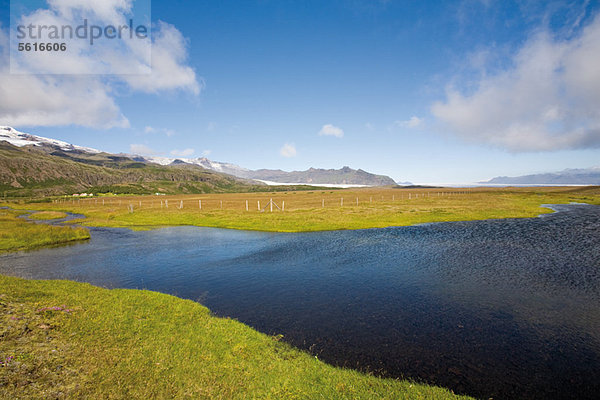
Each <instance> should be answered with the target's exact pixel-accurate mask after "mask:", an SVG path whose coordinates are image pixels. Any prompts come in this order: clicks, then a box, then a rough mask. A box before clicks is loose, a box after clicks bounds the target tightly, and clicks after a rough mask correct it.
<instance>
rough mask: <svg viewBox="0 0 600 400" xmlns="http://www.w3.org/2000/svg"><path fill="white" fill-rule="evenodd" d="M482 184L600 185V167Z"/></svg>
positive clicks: (503, 177) (498, 179) (499, 178)
mask: <svg viewBox="0 0 600 400" xmlns="http://www.w3.org/2000/svg"><path fill="white" fill-rule="evenodd" d="M480 183H484V184H485V183H489V184H502V185H600V167H592V168H583V169H565V170H563V171H560V172H553V173H543V174H533V175H523V176H515V177H508V176H499V177H496V178H493V179H490V180H489V181H486V182H480Z"/></svg>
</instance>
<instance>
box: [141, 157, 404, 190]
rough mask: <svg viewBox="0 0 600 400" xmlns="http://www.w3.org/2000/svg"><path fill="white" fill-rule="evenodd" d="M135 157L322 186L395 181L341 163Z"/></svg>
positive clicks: (270, 181)
mask: <svg viewBox="0 0 600 400" xmlns="http://www.w3.org/2000/svg"><path fill="white" fill-rule="evenodd" d="M135 159H136V160H140V161H146V162H153V163H156V164H160V165H174V164H192V165H198V166H201V167H203V168H206V169H210V170H213V171H216V172H222V173H225V174H228V175H233V176H236V177H238V178H243V179H252V180H255V181H260V182H263V183H266V184H269V185H285V184H287V185H289V184H292V185H296V184H306V185H322V186H334V187H335V186H338V187H352V186H387V185H395V184H396V182H394V180H393V179H392V178H390V177H389V176H384V175H375V174H371V173H369V172H366V171H363V170H362V169H358V170H355V169H352V168H350V167H343V168H340V169H321V168H309V169H307V170H306V171H292V172H288V171H282V170H280V169H258V170H251V169H247V168H243V167H240V166H238V165H235V164H230V163H223V162H218V161H212V160H209V159H208V158H205V157H201V158H167V157H144V156H136V157H135Z"/></svg>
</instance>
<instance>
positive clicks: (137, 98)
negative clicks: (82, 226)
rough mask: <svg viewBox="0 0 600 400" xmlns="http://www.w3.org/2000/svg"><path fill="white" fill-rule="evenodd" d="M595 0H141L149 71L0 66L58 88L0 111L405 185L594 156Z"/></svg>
mask: <svg viewBox="0 0 600 400" xmlns="http://www.w3.org/2000/svg"><path fill="white" fill-rule="evenodd" d="M56 1H60V0H56ZM105 1H107V0H105ZM0 4H1V5H2V8H3V9H8V2H7V1H6V0H1V1H0ZM599 8H600V7H599V4H598V2H594V1H587V2H586V1H569V2H567V1H556V2H539V1H518V2H513V1H494V0H487V1H479V0H472V1H467V0H463V1H452V2H449V1H435V2H434V1H419V2H416V1H394V0H387V1H376V0H375V1H366V0H364V1H363V0H337V1H281V0H278V1H268V0H261V1H243V2H239V1H158V0H154V1H153V2H152V20H153V22H154V23H156V24H157V25H156V28H157V30H158V33H157V36H160V35H162V38H163V41H162V42H160V43H159V42H158V41H157V42H156V43H155V47H154V48H153V57H154V59H153V68H156V70H157V72H156V74H155V76H152V77H150V78H149V79H150V80H135V79H133V78H123V79H121V80H120V79H118V78H114V77H93V78H89V79H90V81H89V82H88V81H85V79H87V78H85V77H84V78H82V77H69V76H60V77H58V78H57V79H56V80H53V81H52V82H51V83H49V82H50V81H48V80H45V79H46V78H44V77H36V78H35V79H36V80H35V81H27V82H25V80H23V82H21V81H19V80H18V79H17V78H16V77H15V76H14V75H13V76H11V75H9V74H3V75H0V83H2V86H4V89H2V86H0V93H1V94H3V95H4V98H15V96H17V95H16V94H13V93H11V90H14V91H15V93H17V92H18V93H19V95H18V96H25V94H24V93H26V92H27V90H25V89H27V88H30V87H31V86H32V85H34V86H35V85H37V86H35V90H37V89H38V88H41V89H40V90H41V91H42V92H48V91H51V90H55V91H57V93H58V94H61V95H64V94H65V93H68V94H69V96H71V97H72V98H71V99H65V100H64V105H63V107H64V108H65V109H68V110H70V111H71V112H70V113H67V114H68V115H67V114H64V113H62V114H61V115H60V116H55V115H52V113H54V112H56V111H55V108H56V107H51V105H50V104H48V105H46V104H38V103H42V100H39V101H32V105H31V106H29V105H28V104H27V102H26V101H21V99H20V98H19V99H18V101H12V102H10V100H4V101H2V100H0V123H2V124H6V125H13V126H15V127H16V128H17V129H20V130H22V131H26V132H31V133H35V134H39V135H42V136H50V137H54V138H58V139H62V140H66V141H69V142H73V143H76V144H79V145H84V146H89V147H96V148H100V149H105V150H107V151H111V152H131V151H134V152H139V153H146V154H153V155H162V156H173V155H185V156H188V157H200V156H202V155H208V157H209V158H211V159H213V160H218V161H227V162H232V163H235V164H238V165H241V166H244V167H247V168H253V169H256V168H281V169H285V170H300V169H307V168H309V167H321V168H340V167H342V166H344V165H348V166H351V167H353V168H362V169H365V170H367V171H370V172H375V173H380V174H385V175H389V176H392V177H393V178H394V179H396V180H398V181H411V182H418V183H441V182H446V183H465V182H474V181H479V180H483V179H489V178H491V177H494V176H498V175H520V174H528V173H535V172H544V171H555V170H561V169H564V168H585V167H591V166H598V165H600V162H599V160H600V157H599V156H600V98H599V97H600V96H599V95H596V94H595V93H596V91H595V89H596V88H598V89H600V87H598V86H599V85H600V75H598V73H596V72H595V71H596V70H598V71H600V59H599V56H597V55H596V51H595V50H596V49H600V47H598V46H600V34H599V33H600V29H599V28H598V27H599V26H600V18H597V15H598V11H599ZM2 15H3V17H2V20H1V23H2V29H3V30H4V31H5V34H7V30H8V27H9V21H8V20H7V17H6V15H7V13H2ZM155 40H156V39H155ZM155 50H156V51H155ZM171 57H172V58H173V59H175V60H176V61H175V62H174V63H173V65H171V64H169V63H166V61H167V59H170V58H171ZM157 58H159V60H158V62H159V63H163V62H164V63H165V65H161V64H156V62H157ZM161 71H162V72H161ZM44 80H45V81H44ZM7 88H8V89H7ZM66 88H68V91H67V89H66ZM90 88H92V89H90ZM2 90H4V93H2ZM78 91H81V96H79V93H78ZM84 92H85V93H84ZM598 92H599V93H600V90H598ZM40 97H43V96H37V99H39V98H40ZM63 97H64V96H60V95H56V96H55V98H60V99H62V98H63ZM90 98H91V100H89V99H90ZM48 101H49V102H52V101H51V100H48ZM88 101H89V103H90V104H89V105H88V106H85V107H84V106H83V105H82V104H87V103H86V102H88ZM9 102H10V103H9ZM21 103H22V104H21ZM15 104H18V105H15ZM59 104H60V102H59ZM19 107H20V108H19ZM28 107H29V108H28ZM35 107H39V108H40V110H39V112H33V113H32V112H31V110H32V109H35ZM28 111H29V112H28ZM34 111H35V110H34ZM88 114H89V115H88ZM32 115H33V116H32ZM39 115H43V116H44V117H43V118H41V117H39ZM104 116H105V117H104ZM113 122H114V123H113Z"/></svg>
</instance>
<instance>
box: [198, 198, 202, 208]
mask: <svg viewBox="0 0 600 400" xmlns="http://www.w3.org/2000/svg"><path fill="white" fill-rule="evenodd" d="M198 209H200V210H202V200H198Z"/></svg>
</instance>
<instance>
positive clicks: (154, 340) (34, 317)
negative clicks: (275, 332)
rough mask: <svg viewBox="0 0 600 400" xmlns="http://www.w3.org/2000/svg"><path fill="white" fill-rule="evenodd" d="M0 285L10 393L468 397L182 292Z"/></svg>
mask: <svg viewBox="0 0 600 400" xmlns="http://www.w3.org/2000/svg"><path fill="white" fill-rule="evenodd" d="M0 288H1V289H0V309H1V310H2V313H1V314H0V318H1V323H0V337H2V340H1V341H0V398H21V399H24V398H111V399H146V398H177V399H184V398H189V399H250V398H255V399H455V398H461V397H459V396H455V395H453V394H452V393H451V392H449V391H447V390H445V389H440V388H436V387H430V386H425V385H420V384H415V383H410V382H407V381H397V380H390V379H380V378H375V377H372V376H367V375H364V374H361V373H358V372H355V371H351V370H343V369H339V368H334V367H332V366H329V365H327V364H325V363H323V362H321V361H319V360H317V359H315V358H314V357H311V356H310V355H309V354H306V353H303V352H301V351H298V350H296V349H293V348H292V347H290V346H289V345H287V344H285V343H283V342H281V341H279V340H278V338H276V337H270V336H267V335H264V334H261V333H258V332H256V331H254V330H253V329H251V328H249V327H247V326H245V325H244V324H242V323H240V322H237V321H234V320H231V319H224V318H217V317H215V316H212V315H211V313H210V312H209V310H208V309H206V308H205V307H203V306H202V305H200V304H198V303H195V302H192V301H189V300H182V299H178V298H176V297H173V296H168V295H164V294H159V293H155V292H148V291H138V290H107V289H101V288H97V287H94V286H91V285H89V284H82V283H75V282H67V281H27V280H22V279H18V278H12V277H6V276H1V275H0ZM462 398H465V397H462Z"/></svg>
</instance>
